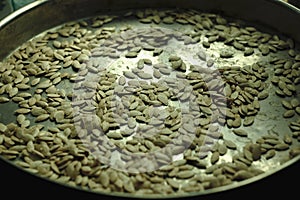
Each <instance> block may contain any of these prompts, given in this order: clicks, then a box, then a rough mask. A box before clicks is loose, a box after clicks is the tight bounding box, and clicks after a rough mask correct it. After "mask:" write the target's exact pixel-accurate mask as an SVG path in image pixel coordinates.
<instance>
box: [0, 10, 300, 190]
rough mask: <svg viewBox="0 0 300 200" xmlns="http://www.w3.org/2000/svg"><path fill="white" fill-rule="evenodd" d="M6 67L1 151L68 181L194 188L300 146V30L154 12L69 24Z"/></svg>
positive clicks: (229, 180)
mask: <svg viewBox="0 0 300 200" xmlns="http://www.w3.org/2000/svg"><path fill="white" fill-rule="evenodd" d="M0 72H1V73H0V95H1V96H0V109H1V110H2V112H1V113H0V120H1V121H0V155H1V157H3V158H4V159H8V160H10V161H12V162H13V163H14V164H16V165H18V166H20V167H22V168H24V170H27V171H29V172H31V173H35V174H38V175H40V176H42V177H45V178H48V179H51V180H54V181H57V182H62V183H65V184H67V185H71V186H76V187H80V188H83V189H87V190H92V191H95V192H105V193H106V192H116V194H117V193H132V194H136V195H139V194H140V195H142V194H148V195H156V194H165V195H167V194H177V193H178V194H187V193H190V192H201V191H203V190H209V189H213V188H217V187H221V186H225V185H230V184H233V183H235V182H240V181H243V180H245V179H249V178H252V177H254V176H257V175H259V174H262V173H264V172H266V171H268V170H270V169H272V168H274V167H275V166H278V165H280V164H282V163H284V162H286V161H288V160H290V159H292V158H294V157H296V156H298V155H299V154H300V143H299V142H300V121H299V115H300V103H299V100H298V99H299V94H298V93H299V83H300V82H299V80H300V79H299V73H300V53H299V52H298V51H297V50H296V49H295V44H294V42H293V40H292V39H282V38H281V37H280V36H278V35H272V34H269V33H265V32H261V31H259V30H258V29H257V28H255V27H253V26H248V25H247V24H243V23H242V22H240V21H239V22H237V21H235V20H233V19H226V18H224V17H222V16H220V15H218V14H213V13H201V12H198V11H194V10H152V9H146V10H139V11H132V12H127V13H125V14H124V13H122V14H117V15H105V16H97V17H93V18H90V19H84V20H80V21H75V22H70V23H66V24H64V25H62V26H60V27H56V28H54V29H52V30H49V31H47V32H45V33H43V34H41V35H39V36H37V37H35V38H33V39H31V40H30V41H28V42H26V43H24V45H22V46H21V47H20V48H18V49H17V50H15V51H14V52H13V53H12V54H11V55H10V56H8V57H7V58H6V59H5V60H3V61H2V62H1V63H0ZM270 109H272V110H274V111H270ZM274 112H275V113H276V115H275V116H272V115H273V114H274ZM297 117H298V118H297ZM278 123H279V124H281V125H280V126H279V127H278V126H276V125H278Z"/></svg>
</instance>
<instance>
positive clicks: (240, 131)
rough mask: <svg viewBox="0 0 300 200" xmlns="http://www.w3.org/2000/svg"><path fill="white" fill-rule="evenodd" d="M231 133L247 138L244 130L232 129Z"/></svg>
mask: <svg viewBox="0 0 300 200" xmlns="http://www.w3.org/2000/svg"><path fill="white" fill-rule="evenodd" d="M232 132H233V133H234V134H236V135H238V136H241V137H247V136H248V133H247V132H246V131H245V130H242V129H234V130H232Z"/></svg>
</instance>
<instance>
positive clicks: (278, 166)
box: [0, 0, 300, 198]
mask: <svg viewBox="0 0 300 200" xmlns="http://www.w3.org/2000/svg"><path fill="white" fill-rule="evenodd" d="M99 5H101V6H99ZM257 5H260V6H257ZM149 7H151V8H193V9H199V10H202V11H207V12H217V13H220V14H224V15H225V16H229V17H232V18H237V19H241V20H245V21H247V22H248V23H249V24H254V25H257V27H260V28H262V30H263V31H265V32H272V33H279V34H281V35H282V36H283V37H286V36H288V37H290V38H293V39H295V40H296V41H300V35H299V30H298V29H295V27H300V11H299V10H298V9H296V8H295V7H293V6H290V5H288V4H285V3H283V2H281V1H271V0H256V1H247V2H243V1H239V0H227V1H224V0H213V1H206V0H199V1H196V3H195V1H194V0H187V1H184V2H183V1H180V0H165V1H158V0H154V1H137V0H128V1H117V0H116V1H111V0H110V1H109V0H103V1H97V0H89V1H87V0H86V1H81V0H68V1H64V0H54V1H47V0H41V1H37V2H34V3H32V4H29V5H28V6H25V7H24V8H22V9H20V10H18V11H17V12H15V13H13V14H12V15H10V16H8V17H7V18H5V19H4V20H2V21H1V22H0V44H1V45H2V48H1V49H0V58H1V59H3V58H5V57H6V56H8V55H9V54H10V53H11V52H12V51H13V50H14V49H16V48H18V47H19V46H20V45H21V44H23V43H24V42H26V41H27V40H29V39H31V38H32V37H34V36H36V35H37V34H40V33H42V32H43V31H45V30H48V29H49V28H53V27H55V26H57V25H60V24H63V23H65V22H68V21H73V20H79V19H82V18H87V17H91V16H95V15H98V14H101V13H107V12H111V11H122V10H127V9H138V8H149ZM266 13H267V14H266ZM54 16H56V17H54ZM126 23H131V22H126ZM115 25H117V26H121V24H118V22H116V24H115ZM132 26H136V27H137V25H136V24H135V23H134V22H132ZM265 26H266V27H265ZM175 28H178V27H175ZM15 38H18V39H17V40H16V39H15ZM8 41H9V42H8ZM170 48H171V49H182V47H180V46H178V45H177V44H175V45H174V46H171V47H170ZM221 48H223V46H218V45H216V46H212V48H211V49H210V51H209V54H211V55H213V54H214V53H215V52H217V51H218V50H219V49H221ZM176 53H177V54H180V55H182V57H184V58H188V57H189V54H190V53H191V52H189V51H179V50H178V51H177V52H176ZM276 56H279V57H281V58H285V57H286V56H287V55H286V54H277V55H276ZM256 61H261V58H260V57H255V56H251V57H249V58H248V59H238V58H237V59H236V60H231V61H229V62H228V64H235V65H245V64H251V63H254V62H256ZM119 62H122V61H119ZM223 64H224V63H222V61H221V60H220V61H218V60H217V62H216V65H217V66H218V65H223ZM268 84H270V82H268ZM297 89H298V91H299V88H297ZM269 93H270V98H268V99H267V100H264V101H262V102H261V110H260V112H259V114H258V116H257V120H256V121H255V124H254V125H253V126H251V127H248V128H246V129H247V131H248V132H249V134H250V135H251V139H252V140H256V139H257V138H258V136H260V135H261V134H264V133H276V134H278V135H283V133H286V132H289V129H288V122H289V121H291V120H294V119H295V118H292V119H289V120H287V119H284V118H283V117H282V115H281V114H279V113H282V112H283V111H284V108H282V106H281V103H280V98H278V97H277V96H276V95H275V94H274V90H273V89H270V90H269ZM298 93H299V92H298ZM6 109H7V110H6ZM9 109H10V108H2V110H1V114H3V113H5V112H7V113H9V112H11V110H9ZM0 119H1V120H9V118H8V119H4V117H2V118H1V116H0ZM226 131H228V130H227V129H226V128H224V130H223V132H224V133H225V134H226ZM227 136H228V139H231V140H232V141H235V143H236V144H238V146H242V145H243V144H244V143H245V142H247V141H245V140H240V139H239V138H237V137H233V136H232V135H230V134H226V137H227ZM295 145H297V144H296V143H295ZM299 159H300V156H297V157H295V158H293V159H291V160H289V155H288V152H283V153H279V155H278V156H277V157H276V159H272V160H263V161H259V162H255V163H254V165H255V166H257V167H258V168H260V169H262V170H264V171H266V172H265V173H263V174H261V175H258V176H256V177H254V178H251V179H248V180H245V181H242V182H240V183H238V184H231V185H228V186H222V187H219V188H214V189H209V190H205V191H202V192H200V193H192V194H188V196H195V195H204V194H211V193H216V192H221V191H224V190H229V189H233V188H236V187H240V186H243V185H247V184H249V183H253V182H256V181H259V180H260V179H263V178H265V177H267V176H269V175H271V174H273V173H276V172H278V171H280V170H284V169H285V168H286V167H287V166H289V165H292V164H293V163H295V162H299ZM110 195H117V196H123V194H110ZM124 196H127V195H126V194H125V195H124ZM184 196H185V194H184ZM171 197H174V196H173V195H169V196H165V197H160V196H155V197H151V198H171ZM175 197H177V196H175ZM146 198H147V197H146Z"/></svg>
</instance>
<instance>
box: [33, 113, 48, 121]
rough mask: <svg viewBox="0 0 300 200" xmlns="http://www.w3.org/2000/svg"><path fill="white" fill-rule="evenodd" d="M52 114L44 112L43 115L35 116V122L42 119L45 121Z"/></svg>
mask: <svg viewBox="0 0 300 200" xmlns="http://www.w3.org/2000/svg"><path fill="white" fill-rule="evenodd" d="M49 117H50V115H49V114H42V115H39V116H37V117H36V118H35V122H42V121H45V120H47V119H49Z"/></svg>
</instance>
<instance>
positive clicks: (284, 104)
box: [281, 100, 293, 110]
mask: <svg viewBox="0 0 300 200" xmlns="http://www.w3.org/2000/svg"><path fill="white" fill-rule="evenodd" d="M281 104H282V106H283V107H284V108H286V109H289V110H291V109H293V106H292V105H291V103H290V102H288V101H286V100H282V101H281Z"/></svg>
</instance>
